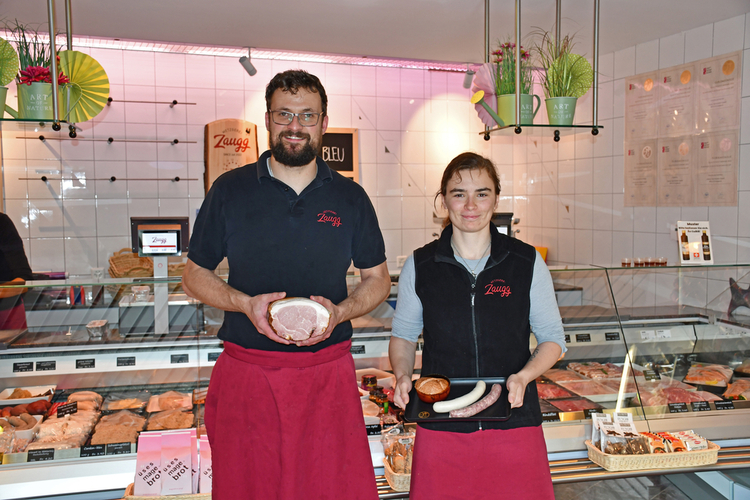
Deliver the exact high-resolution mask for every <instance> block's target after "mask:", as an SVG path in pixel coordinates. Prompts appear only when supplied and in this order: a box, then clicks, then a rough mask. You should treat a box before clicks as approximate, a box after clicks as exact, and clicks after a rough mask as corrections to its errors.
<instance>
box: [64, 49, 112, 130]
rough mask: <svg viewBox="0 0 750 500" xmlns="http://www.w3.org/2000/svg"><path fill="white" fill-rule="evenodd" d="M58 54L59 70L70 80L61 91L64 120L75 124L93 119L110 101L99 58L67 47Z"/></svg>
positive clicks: (104, 74) (106, 80) (105, 78)
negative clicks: (97, 59)
mask: <svg viewBox="0 0 750 500" xmlns="http://www.w3.org/2000/svg"><path fill="white" fill-rule="evenodd" d="M58 55H59V56H60V71H62V72H63V74H64V75H65V76H67V77H68V79H69V80H70V84H69V85H67V86H65V87H64V88H63V90H62V94H63V105H64V108H65V110H64V112H63V114H64V119H65V120H67V121H69V122H73V123H80V122H85V121H86V120H90V119H92V118H93V117H95V116H96V115H98V114H99V112H101V110H102V109H104V106H105V105H106V104H107V98H108V97H109V78H107V73H106V72H105V71H104V68H102V66H101V64H99V63H98V62H97V61H96V59H94V58H93V57H91V56H90V55H88V54H84V53H83V52H78V51H76V50H65V51H62V52H60V53H59V54H58ZM68 107H70V110H68V109H67V108H68Z"/></svg>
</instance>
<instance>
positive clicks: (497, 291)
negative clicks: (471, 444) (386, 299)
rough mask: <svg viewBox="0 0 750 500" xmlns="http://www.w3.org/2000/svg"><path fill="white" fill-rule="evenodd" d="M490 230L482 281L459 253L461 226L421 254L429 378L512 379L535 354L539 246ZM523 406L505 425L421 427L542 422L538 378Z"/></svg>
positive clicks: (419, 286) (419, 287) (450, 426)
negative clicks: (532, 323) (532, 317)
mask: <svg viewBox="0 0 750 500" xmlns="http://www.w3.org/2000/svg"><path fill="white" fill-rule="evenodd" d="M490 232H491V234H492V247H491V251H490V257H489V259H488V260H487V265H486V266H485V268H484V269H483V270H482V271H481V272H480V273H478V274H477V278H476V283H473V281H474V279H473V277H472V275H471V274H470V273H469V271H467V270H466V268H465V267H463V266H462V265H461V264H459V263H458V261H457V260H456V259H455V258H454V256H453V249H452V248H451V244H450V242H451V236H452V235H453V226H451V225H449V226H448V227H446V228H445V229H444V230H443V232H442V234H441V235H440V239H438V240H436V241H433V242H432V243H429V244H427V245H425V246H423V247H422V248H419V249H417V250H415V251H414V264H415V269H416V281H415V288H416V292H417V295H418V296H419V298H420V300H421V301H422V307H423V308H424V312H423V319H424V328H423V336H424V350H423V351H422V373H423V374H430V373H439V374H442V375H445V376H447V377H449V378H450V377H457V378H474V377H509V376H510V375H512V374H514V373H517V372H519V371H520V370H521V369H522V368H523V367H524V366H525V365H526V362H527V361H528V360H529V357H530V356H531V354H530V352H529V335H530V332H531V330H530V328H529V308H530V302H531V301H530V298H529V291H530V289H531V279H532V277H533V271H534V260H535V258H536V252H535V250H534V247H532V246H530V245H527V244H526V243H523V242H521V241H519V240H516V239H514V238H510V237H508V236H505V235H503V234H501V233H500V232H498V230H497V228H496V227H495V226H494V225H493V224H490ZM472 285H473V286H472ZM472 303H473V305H472ZM506 394H507V393H505V392H504V393H503V397H507V396H506ZM523 401H524V403H523V406H522V407H521V408H513V410H512V414H511V418H510V419H509V420H507V421H505V422H500V421H483V422H481V427H480V425H479V423H478V422H456V423H454V422H446V423H429V424H420V425H423V426H424V427H426V428H429V429H434V430H445V431H452V432H474V431H476V430H478V429H480V428H482V429H513V428H517V427H528V426H536V425H541V423H542V415H541V411H540V409H539V400H538V398H537V391H536V384H535V383H534V381H533V380H532V381H531V383H529V385H527V386H526V393H525V395H524V400H523Z"/></svg>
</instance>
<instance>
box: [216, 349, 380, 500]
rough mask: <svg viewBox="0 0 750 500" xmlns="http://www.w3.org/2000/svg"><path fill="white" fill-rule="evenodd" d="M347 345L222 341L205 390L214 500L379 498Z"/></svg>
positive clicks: (352, 365) (348, 499)
mask: <svg viewBox="0 0 750 500" xmlns="http://www.w3.org/2000/svg"><path fill="white" fill-rule="evenodd" d="M350 348H351V342H342V343H340V344H336V345H333V346H330V347H327V348H325V349H322V350H321V351H318V352H315V353H312V352H300V353H286V352H271V351H259V350H254V349H245V348H242V347H239V346H237V345H236V344H232V343H229V342H225V343H224V352H223V353H222V354H221V356H219V360H218V361H217V363H216V366H215V367H214V369H213V373H212V375H211V382H210V384H209V390H208V396H207V399H206V415H205V422H206V429H207V431H208V437H209V441H210V443H211V454H212V466H213V492H212V495H213V496H212V498H213V499H214V500H230V499H231V500H235V499H243V500H244V499H259V500H274V499H276V500H287V499H288V500H292V499H293V500H300V499H305V500H313V499H324V498H341V499H347V500H357V499H366V500H372V499H377V498H378V495H377V488H376V485H375V472H374V469H373V465H372V458H371V456H370V448H369V445H368V441H367V433H366V431H365V424H364V418H363V416H362V405H361V403H360V399H359V391H357V386H356V380H355V378H356V377H355V373H354V361H353V359H352V357H351V355H350V353H349V352H350Z"/></svg>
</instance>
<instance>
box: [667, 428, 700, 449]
mask: <svg viewBox="0 0 750 500" xmlns="http://www.w3.org/2000/svg"><path fill="white" fill-rule="evenodd" d="M674 436H675V437H676V438H678V439H679V440H680V441H682V442H683V443H685V448H687V450H688V451H695V450H707V449H708V441H707V440H706V438H704V437H702V436H699V435H698V434H696V433H695V432H693V431H680V432H677V433H674Z"/></svg>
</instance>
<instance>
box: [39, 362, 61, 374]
mask: <svg viewBox="0 0 750 500" xmlns="http://www.w3.org/2000/svg"><path fill="white" fill-rule="evenodd" d="M52 370H57V361H37V362H36V371H38V372H49V371H52Z"/></svg>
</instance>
